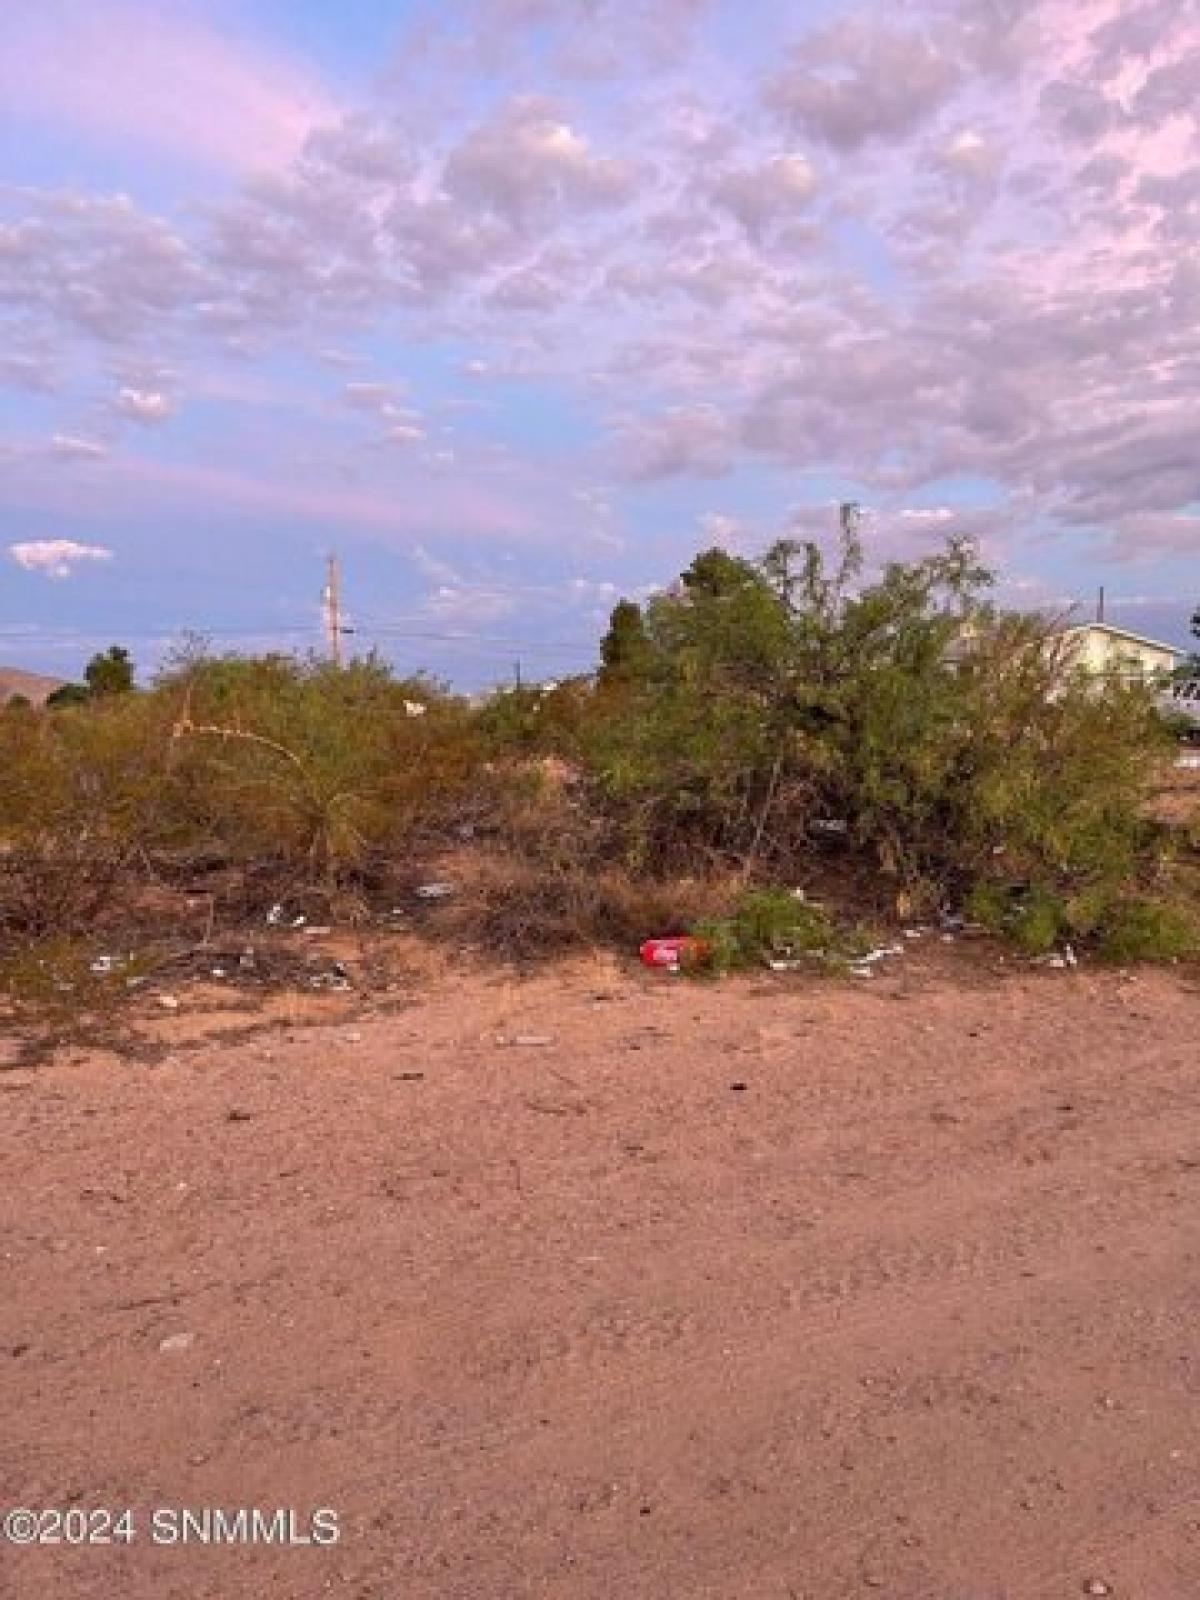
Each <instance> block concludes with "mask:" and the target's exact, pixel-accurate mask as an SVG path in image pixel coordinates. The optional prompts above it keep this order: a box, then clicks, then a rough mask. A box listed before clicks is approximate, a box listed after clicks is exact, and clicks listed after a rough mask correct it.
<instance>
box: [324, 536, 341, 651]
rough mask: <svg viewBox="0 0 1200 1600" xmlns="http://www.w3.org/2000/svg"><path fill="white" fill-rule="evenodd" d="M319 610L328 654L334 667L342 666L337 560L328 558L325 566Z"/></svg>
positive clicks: (339, 578) (339, 576)
mask: <svg viewBox="0 0 1200 1600" xmlns="http://www.w3.org/2000/svg"><path fill="white" fill-rule="evenodd" d="M321 610H322V613H323V615H324V619H325V637H326V639H327V640H328V642H329V654H330V658H331V659H332V661H333V664H334V666H335V667H340V666H341V664H342V631H343V630H342V574H341V569H340V567H339V566H338V558H337V557H336V556H330V557H329V559H328V561H327V562H326V564H325V588H324V590H323V591H322V594H321Z"/></svg>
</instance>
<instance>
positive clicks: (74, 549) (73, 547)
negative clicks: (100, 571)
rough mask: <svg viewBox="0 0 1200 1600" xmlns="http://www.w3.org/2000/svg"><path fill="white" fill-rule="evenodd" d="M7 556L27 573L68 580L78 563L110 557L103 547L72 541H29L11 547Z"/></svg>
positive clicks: (109, 559) (111, 555)
mask: <svg viewBox="0 0 1200 1600" xmlns="http://www.w3.org/2000/svg"><path fill="white" fill-rule="evenodd" d="M8 553H9V555H10V557H11V558H12V560H14V561H15V562H16V563H17V565H18V566H19V567H24V568H25V570H26V572H40V573H41V574H42V575H43V577H46V578H69V577H70V576H71V574H72V572H73V571H74V569H75V567H76V566H77V565H78V564H79V563H80V562H84V561H111V560H112V558H113V553H112V551H111V550H106V549H105V548H104V546H103V545H98V544H77V543H76V542H75V540H73V539H31V540H28V541H26V542H24V543H20V544H10V545H9V547H8Z"/></svg>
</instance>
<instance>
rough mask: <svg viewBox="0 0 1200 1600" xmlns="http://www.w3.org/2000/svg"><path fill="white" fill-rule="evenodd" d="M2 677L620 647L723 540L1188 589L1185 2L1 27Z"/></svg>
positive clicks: (260, 10) (1008, 2)
mask: <svg viewBox="0 0 1200 1600" xmlns="http://www.w3.org/2000/svg"><path fill="white" fill-rule="evenodd" d="M2 10H3V37H2V38H0V663H2V664H4V665H14V666H22V667H30V668H38V669H45V670H51V671H56V672H62V673H63V674H64V675H69V674H78V672H79V669H80V665H81V662H82V659H83V658H84V657H85V656H86V655H87V654H88V653H90V651H91V650H92V649H94V648H96V647H97V646H99V645H106V644H108V643H109V642H111V641H113V640H118V641H122V642H125V643H127V644H128V645H129V646H130V647H131V649H132V650H133V653H134V655H135V658H136V659H137V660H138V662H139V663H140V664H142V665H144V666H150V665H152V664H153V662H154V660H155V659H156V658H158V657H159V656H160V655H161V653H162V651H163V650H164V648H166V646H167V645H168V644H169V642H170V640H171V638H172V637H173V636H177V635H178V634H179V633H180V632H181V631H182V630H184V629H194V630H197V631H199V632H202V633H205V634H207V635H209V636H210V637H211V638H212V639H213V641H214V643H215V644H217V645H219V646H221V647H223V648H233V647H238V648H247V649H257V648H266V647H271V646H284V647H288V648H300V649H303V648H307V647H309V646H310V645H318V644H319V642H320V635H319V626H318V623H319V612H318V597H319V592H320V587H321V583H322V578H323V566H324V558H325V555H326V553H327V552H328V551H331V550H336V551H337V552H338V553H339V554H340V556H341V559H342V563H343V568H344V585H345V591H346V601H347V606H348V609H349V612H350V615H351V620H352V621H353V623H354V625H355V627H356V630H357V632H356V641H357V643H358V644H359V645H361V646H364V647H365V646H366V645H369V644H370V643H372V642H376V641H377V642H378V643H379V644H380V645H381V647H383V648H384V649H385V650H386V652H387V653H388V654H389V655H390V656H391V657H392V658H393V659H394V660H395V661H396V663H397V665H398V666H400V667H401V668H402V669H404V670H411V669H414V668H417V667H421V666H424V667H428V668H430V669H432V670H434V671H436V672H438V673H439V674H442V675H444V676H446V677H449V678H450V679H451V680H453V681H454V682H456V683H458V684H460V685H463V686H473V685H478V684H481V683H486V682H490V681H495V680H497V679H499V678H502V677H503V676H505V675H506V674H509V673H510V672H511V671H512V664H513V662H514V660H515V659H517V658H520V659H521V661H522V664H523V668H524V670H525V672H526V673H527V675H528V676H530V677H537V676H545V675H548V674H551V673H561V672H563V671H569V670H572V669H575V670H578V669H581V668H583V667H585V666H586V665H587V664H588V663H589V661H590V660H591V659H592V657H593V655H594V649H595V641H596V639H597V637H598V634H599V632H600V630H601V628H602V626H603V621H604V619H605V617H606V616H607V613H608V611H609V610H610V608H611V606H612V604H613V603H614V601H615V600H616V599H617V598H618V597H619V596H620V595H624V594H628V595H633V596H638V595H642V594H645V593H647V592H649V591H651V590H653V589H654V588H655V587H657V586H659V585H661V584H663V583H665V582H667V581H669V579H670V578H671V577H672V576H673V575H674V574H675V573H676V572H677V571H678V570H679V569H680V567H681V566H682V565H684V564H686V562H687V560H688V559H689V558H690V556H691V554H693V553H694V552H695V550H696V549H698V548H700V547H701V546H704V545H709V544H713V543H722V544H725V545H726V546H728V547H729V548H731V549H733V550H736V551H739V552H745V553H753V552H755V551H758V550H760V549H762V548H763V547H764V546H765V545H766V544H767V543H768V542H770V540H772V539H773V538H776V537H778V536H780V535H782V534H791V535H794V536H807V535H809V534H813V533H816V534H821V535H828V534H829V533H830V532H832V530H833V528H834V526H835V522H836V506H837V503H838V502H839V501H841V500H845V499H857V500H859V501H861V503H862V504H863V506H864V507H865V508H866V509H867V515H866V518H865V522H864V532H865V536H866V539H867V542H868V548H869V551H870V554H871V556H872V559H873V560H874V561H883V560H887V559H890V558H892V557H895V556H897V555H905V556H907V555H913V554H919V553H921V552H923V551H927V550H929V549H932V548H933V547H934V546H935V545H936V543H937V541H938V540H939V539H941V538H942V537H943V536H944V535H945V534H946V533H947V532H950V531H954V530H964V531H967V532H970V533H973V534H975V535H977V536H978V538H979V539H980V541H981V543H982V546H983V549H984V553H985V555H986V556H987V557H988V558H990V560H991V561H992V562H993V564H994V565H995V566H996V567H997V569H998V570H999V571H1000V572H1001V573H1002V574H1003V578H1004V589H1003V594H1004V597H1005V598H1006V599H1008V600H1010V601H1012V602H1014V603H1017V604H1021V605H1028V606H1039V607H1049V608H1053V609H1055V610H1062V609H1065V608H1066V607H1068V606H1070V605H1071V604H1078V605H1079V606H1080V608H1081V611H1083V612H1088V613H1090V610H1091V607H1092V605H1093V604H1094V597H1095V593H1096V590H1097V587H1098V586H1099V585H1100V584H1104V585H1105V586H1106V588H1107V591H1108V595H1109V609H1110V614H1111V615H1112V616H1113V617H1114V618H1115V619H1116V620H1118V621H1120V622H1122V623H1124V624H1127V625H1128V626H1130V627H1132V628H1134V629H1136V630H1138V631H1140V632H1146V633H1150V634H1153V635H1156V636H1160V637H1163V638H1167V639H1171V640H1173V641H1175V642H1181V643H1182V642H1184V641H1186V638H1187V619H1188V617H1189V616H1190V614H1191V612H1192V610H1193V609H1194V608H1195V606H1196V604H1197V602H1198V601H1200V334H1198V329H1200V254H1198V252H1197V244H1198V242H1200V134H1198V121H1197V117H1198V111H1200V6H1198V5H1197V4H1196V3H1195V0H910V3H905V0H889V3H886V4H884V3H869V4H865V5H863V4H860V5H853V4H843V3H836V0H803V3H801V0H791V3H788V0H773V3H769V4H768V3H766V0H759V3H757V4H756V3H753V0H740V3H726V0H644V3H643V0H441V3H430V0H337V3H336V4H335V3H331V0H170V3H167V0H159V3H158V4H153V3H151V0H3V6H2Z"/></svg>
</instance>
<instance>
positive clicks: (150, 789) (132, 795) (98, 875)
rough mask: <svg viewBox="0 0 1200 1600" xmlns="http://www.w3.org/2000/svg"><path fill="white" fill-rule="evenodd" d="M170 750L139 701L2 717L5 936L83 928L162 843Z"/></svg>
mask: <svg viewBox="0 0 1200 1600" xmlns="http://www.w3.org/2000/svg"><path fill="white" fill-rule="evenodd" d="M168 742H169V737H168V723H167V719H166V717H165V715H164V708H163V707H161V706H159V705H156V704H155V703H154V702H152V701H149V700H145V699H142V698H141V697H138V696H134V695H121V696H114V697H112V698H111V699H110V700H108V701H106V702H105V703H104V709H103V711H102V712H100V711H98V710H94V708H93V707H92V706H90V705H81V706H79V707H74V708H69V709H64V710H61V711H59V712H56V713H54V714H53V715H49V716H43V715H37V714H28V715H25V716H22V717H19V718H18V717H6V718H3V719H0V771H3V773H4V783H3V784H2V785H0V933H3V932H4V931H5V930H7V931H8V932H10V933H19V934H22V935H34V936H37V935H41V934H45V933H49V932H53V931H58V930H64V931H65V930H70V929H74V928H78V927H80V926H81V925H85V924H86V923H88V922H89V921H90V920H91V919H92V918H94V917H95V916H96V915H97V913H98V912H99V911H100V910H101V908H102V907H103V906H104V905H105V904H106V902H107V901H108V900H109V899H110V897H111V896H112V894H113V892H114V889H115V886H116V884H117V882H118V881H119V879H120V877H121V875H122V873H123V872H124V871H125V870H126V869H127V867H128V866H129V864H130V863H131V862H133V861H135V860H136V859H138V858H139V857H143V858H144V857H145V855H146V853H147V852H149V851H151V850H153V849H154V848H155V847H156V845H157V844H158V843H159V842H161V841H162V840H163V838H164V837H165V835H166V833H167V831H168V827H169V824H168V821H167V818H166V817H165V815H164V812H163V808H162V798H163V792H164V783H165V777H166V765H167V750H168Z"/></svg>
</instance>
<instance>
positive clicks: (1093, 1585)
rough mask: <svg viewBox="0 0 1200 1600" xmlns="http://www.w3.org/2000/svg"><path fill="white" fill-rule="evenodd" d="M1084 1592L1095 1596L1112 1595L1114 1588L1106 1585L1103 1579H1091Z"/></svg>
mask: <svg viewBox="0 0 1200 1600" xmlns="http://www.w3.org/2000/svg"><path fill="white" fill-rule="evenodd" d="M1083 1592H1084V1594H1094V1595H1105V1594H1111V1593H1112V1586H1111V1584H1107V1583H1105V1581H1104V1579H1103V1578H1089V1579H1088V1580H1087V1582H1086V1583H1085V1584H1084V1586H1083Z"/></svg>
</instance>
